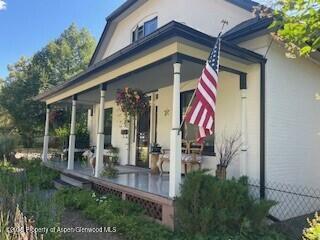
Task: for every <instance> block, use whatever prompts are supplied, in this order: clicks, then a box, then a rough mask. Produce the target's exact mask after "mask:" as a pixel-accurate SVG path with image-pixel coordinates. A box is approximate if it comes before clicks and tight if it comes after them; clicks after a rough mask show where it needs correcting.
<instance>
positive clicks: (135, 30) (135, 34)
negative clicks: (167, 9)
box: [131, 16, 158, 42]
mask: <svg viewBox="0 0 320 240" xmlns="http://www.w3.org/2000/svg"><path fill="white" fill-rule="evenodd" d="M153 21H156V29H155V30H154V31H156V30H157V29H158V16H156V17H154V18H152V19H150V20H148V21H145V22H143V24H141V25H140V26H139V24H138V25H137V26H136V28H135V29H134V30H133V31H132V34H131V38H132V39H131V42H136V41H138V40H140V39H142V38H144V37H145V36H148V35H150V34H151V33H153V32H154V31H153V32H150V33H148V34H146V33H145V32H146V31H145V29H146V24H148V23H150V22H153ZM139 28H142V31H143V32H142V37H141V38H138V32H139Z"/></svg>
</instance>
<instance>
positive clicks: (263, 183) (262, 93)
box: [260, 60, 266, 199]
mask: <svg viewBox="0 0 320 240" xmlns="http://www.w3.org/2000/svg"><path fill="white" fill-rule="evenodd" d="M265 85H266V60H264V61H262V62H261V63H260V199H264V198H265V196H266V169H265V164H266V162H265V142H266V141H265V124H266V121H265V118H266V113H265V110H266V103H265V100H266V94H265Z"/></svg>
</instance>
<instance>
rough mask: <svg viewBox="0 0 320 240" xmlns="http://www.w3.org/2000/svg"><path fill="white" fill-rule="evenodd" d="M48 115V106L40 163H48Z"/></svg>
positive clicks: (48, 108) (48, 107)
mask: <svg viewBox="0 0 320 240" xmlns="http://www.w3.org/2000/svg"><path fill="white" fill-rule="evenodd" d="M49 115H50V106H49V105H47V107H46V124H45V127H44V138H43V152H42V161H43V162H46V161H48V148H49Z"/></svg>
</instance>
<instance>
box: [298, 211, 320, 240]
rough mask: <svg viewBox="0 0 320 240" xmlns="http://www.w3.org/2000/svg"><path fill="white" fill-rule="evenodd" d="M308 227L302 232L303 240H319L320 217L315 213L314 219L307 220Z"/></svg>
mask: <svg viewBox="0 0 320 240" xmlns="http://www.w3.org/2000/svg"><path fill="white" fill-rule="evenodd" d="M308 223H309V227H308V228H306V229H304V230H303V237H302V239H303V240H318V239H320V216H319V215H318V213H315V216H314V219H311V220H310V219H308Z"/></svg>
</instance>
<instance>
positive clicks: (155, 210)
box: [92, 183, 174, 227]
mask: <svg viewBox="0 0 320 240" xmlns="http://www.w3.org/2000/svg"><path fill="white" fill-rule="evenodd" d="M92 188H93V190H94V191H96V192H98V193H101V194H111V195H113V196H116V197H119V198H122V199H123V200H126V201H130V202H133V203H136V204H138V205H139V206H141V207H142V208H143V209H144V210H145V213H146V215H147V216H148V217H151V218H153V219H155V220H157V221H159V222H161V223H163V224H165V225H167V226H169V227H173V217H174V216H173V212H174V210H173V204H172V205H171V206H170V205H168V204H167V203H165V204H164V203H161V200H159V201H153V200H151V199H148V198H147V197H146V196H139V194H132V193H129V192H126V191H123V190H119V189H116V188H114V187H110V186H106V185H101V184H97V183H93V184H92ZM155 198H156V197H155Z"/></svg>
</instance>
